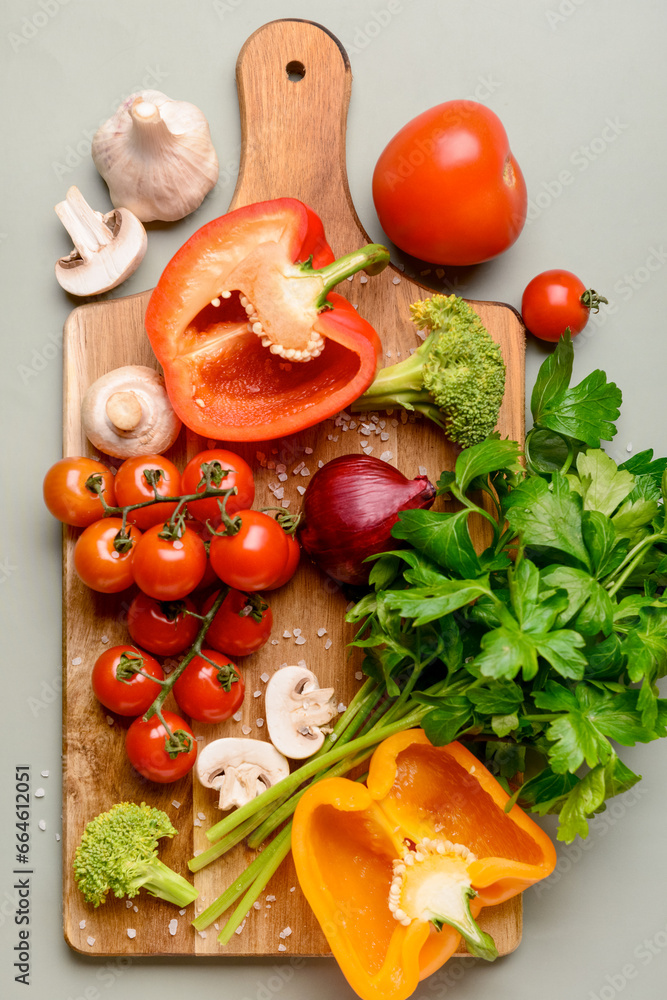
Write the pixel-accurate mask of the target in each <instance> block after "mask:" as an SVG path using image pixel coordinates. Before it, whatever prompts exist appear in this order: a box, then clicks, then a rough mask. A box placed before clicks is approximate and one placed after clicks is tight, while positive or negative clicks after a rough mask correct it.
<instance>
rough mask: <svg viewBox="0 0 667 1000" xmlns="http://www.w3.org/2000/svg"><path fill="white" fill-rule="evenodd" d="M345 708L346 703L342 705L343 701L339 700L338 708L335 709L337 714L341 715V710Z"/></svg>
mask: <svg viewBox="0 0 667 1000" xmlns="http://www.w3.org/2000/svg"><path fill="white" fill-rule="evenodd" d="M346 708H347V705H344V704H343V702H342V701H341V702H340V703H339V705H338V709H337V711H338V714H339V715H342V713H343V712H344V711H345V709H346Z"/></svg>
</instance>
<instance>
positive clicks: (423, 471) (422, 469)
mask: <svg viewBox="0 0 667 1000" xmlns="http://www.w3.org/2000/svg"><path fill="white" fill-rule="evenodd" d="M418 472H419V475H420V476H426V475H428V473H427V471H426V466H425V465H420V466H419V469H418Z"/></svg>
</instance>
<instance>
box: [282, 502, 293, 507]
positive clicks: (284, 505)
mask: <svg viewBox="0 0 667 1000" xmlns="http://www.w3.org/2000/svg"><path fill="white" fill-rule="evenodd" d="M291 502H292V501H291V500H283V501H282V503H281V507H285V508H287V507H289V505H290V503H291Z"/></svg>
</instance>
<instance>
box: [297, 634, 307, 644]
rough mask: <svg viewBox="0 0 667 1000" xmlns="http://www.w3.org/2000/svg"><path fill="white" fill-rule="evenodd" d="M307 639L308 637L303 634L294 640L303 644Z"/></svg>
mask: <svg viewBox="0 0 667 1000" xmlns="http://www.w3.org/2000/svg"><path fill="white" fill-rule="evenodd" d="M305 641H306V637H305V636H303V635H297V637H296V639H295V640H294V642H295V643H296V644H297V646H303V644H304V642H305Z"/></svg>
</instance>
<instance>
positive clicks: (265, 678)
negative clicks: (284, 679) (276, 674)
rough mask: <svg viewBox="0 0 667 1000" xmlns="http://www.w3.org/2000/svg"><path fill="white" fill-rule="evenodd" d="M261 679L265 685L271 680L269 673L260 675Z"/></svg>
mask: <svg viewBox="0 0 667 1000" xmlns="http://www.w3.org/2000/svg"><path fill="white" fill-rule="evenodd" d="M259 679H260V681H262V682H263V683H264V684H266V682H267V681H268V679H269V675H268V674H267V673H263V674H260V675H259Z"/></svg>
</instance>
